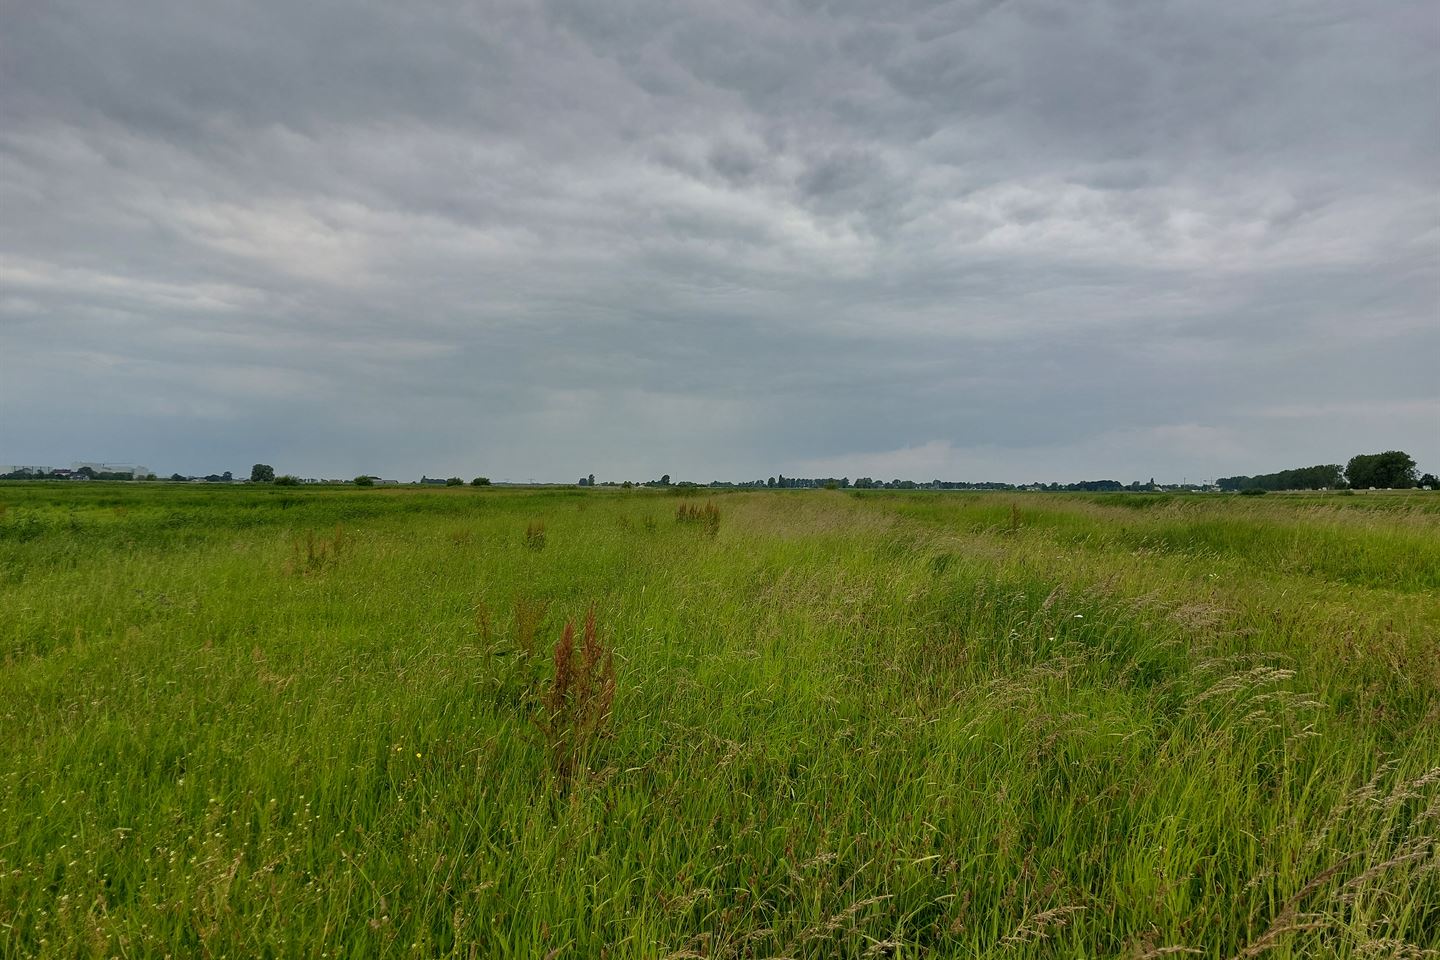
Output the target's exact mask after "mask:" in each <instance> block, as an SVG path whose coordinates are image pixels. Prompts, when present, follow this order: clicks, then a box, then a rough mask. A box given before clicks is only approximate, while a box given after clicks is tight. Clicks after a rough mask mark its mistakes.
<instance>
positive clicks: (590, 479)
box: [585, 473, 595, 487]
mask: <svg viewBox="0 0 1440 960" xmlns="http://www.w3.org/2000/svg"><path fill="white" fill-rule="evenodd" d="M585 486H587V487H593V486H595V474H593V473H592V474H590V476H589V477H587V478H586V480H585Z"/></svg>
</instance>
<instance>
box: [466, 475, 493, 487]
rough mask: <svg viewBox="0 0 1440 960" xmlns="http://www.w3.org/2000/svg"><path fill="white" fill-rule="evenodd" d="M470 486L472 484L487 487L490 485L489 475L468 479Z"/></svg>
mask: <svg viewBox="0 0 1440 960" xmlns="http://www.w3.org/2000/svg"><path fill="white" fill-rule="evenodd" d="M470 486H472V487H488V486H490V478H489V477H476V478H475V479H474V480H471V481H470Z"/></svg>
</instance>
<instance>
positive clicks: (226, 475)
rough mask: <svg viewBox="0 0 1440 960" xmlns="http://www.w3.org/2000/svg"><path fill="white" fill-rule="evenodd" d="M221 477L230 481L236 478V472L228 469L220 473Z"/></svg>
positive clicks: (227, 481)
mask: <svg viewBox="0 0 1440 960" xmlns="http://www.w3.org/2000/svg"><path fill="white" fill-rule="evenodd" d="M220 479H221V480H224V481H225V482H226V483H229V482H230V481H232V480H234V479H235V474H233V473H231V472H230V471H229V470H226V471H225V472H224V473H222V474H220Z"/></svg>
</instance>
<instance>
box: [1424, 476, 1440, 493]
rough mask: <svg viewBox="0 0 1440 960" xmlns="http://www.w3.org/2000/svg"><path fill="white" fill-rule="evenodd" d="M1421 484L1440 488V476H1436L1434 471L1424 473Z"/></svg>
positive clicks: (1432, 488)
mask: <svg viewBox="0 0 1440 960" xmlns="http://www.w3.org/2000/svg"><path fill="white" fill-rule="evenodd" d="M1420 486H1422V487H1429V488H1430V489H1431V490H1440V477H1437V476H1435V474H1433V473H1426V474H1422V475H1421V477H1420Z"/></svg>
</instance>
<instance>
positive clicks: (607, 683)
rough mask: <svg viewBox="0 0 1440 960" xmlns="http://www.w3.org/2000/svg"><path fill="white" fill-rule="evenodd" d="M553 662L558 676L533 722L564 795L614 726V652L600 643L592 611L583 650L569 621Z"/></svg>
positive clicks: (554, 675)
mask: <svg viewBox="0 0 1440 960" xmlns="http://www.w3.org/2000/svg"><path fill="white" fill-rule="evenodd" d="M553 662H554V672H553V673H552V674H551V676H550V682H549V686H548V688H547V689H545V690H544V692H543V693H542V694H541V696H540V702H539V709H538V711H537V713H536V715H535V717H534V722H535V726H536V728H537V729H539V731H540V734H541V736H542V737H543V738H544V741H545V753H546V756H547V757H548V759H549V761H550V771H551V773H552V774H553V775H554V777H555V783H556V786H557V789H558V790H559V792H560V793H561V794H564V793H568V792H569V790H570V787H571V785H572V783H573V782H574V779H575V775H576V773H577V772H579V771H580V769H581V767H582V765H583V764H584V761H585V757H586V755H587V754H588V753H589V752H590V748H591V747H592V746H593V745H594V743H595V742H596V741H597V740H598V739H599V738H600V736H601V735H602V734H603V733H604V732H605V728H606V727H607V726H608V725H609V723H610V706H611V704H612V703H614V701H615V657H614V652H613V651H611V650H608V649H606V647H605V646H604V644H602V643H601V642H600V639H599V637H598V635H597V633H596V630H595V611H594V610H593V609H592V610H590V612H589V613H587V614H586V615H585V626H584V629H583V630H582V632H581V635H580V645H579V647H578V649H577V647H576V645H575V624H574V623H572V622H570V621H568V620H567V621H566V622H565V629H564V630H563V631H562V632H561V634H560V640H559V641H558V642H557V643H556V644H555V653H554V657H553Z"/></svg>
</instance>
